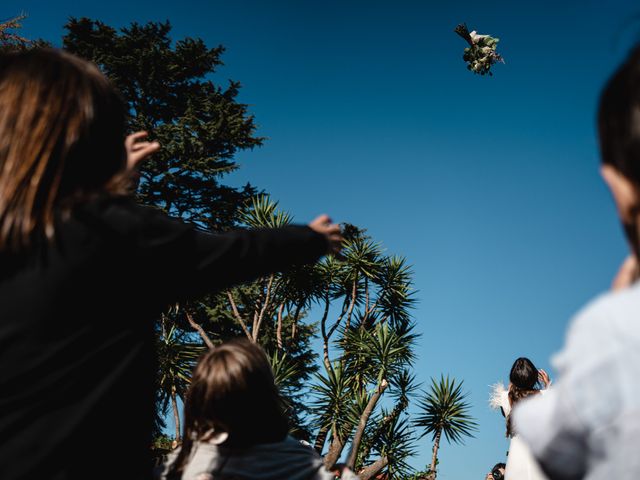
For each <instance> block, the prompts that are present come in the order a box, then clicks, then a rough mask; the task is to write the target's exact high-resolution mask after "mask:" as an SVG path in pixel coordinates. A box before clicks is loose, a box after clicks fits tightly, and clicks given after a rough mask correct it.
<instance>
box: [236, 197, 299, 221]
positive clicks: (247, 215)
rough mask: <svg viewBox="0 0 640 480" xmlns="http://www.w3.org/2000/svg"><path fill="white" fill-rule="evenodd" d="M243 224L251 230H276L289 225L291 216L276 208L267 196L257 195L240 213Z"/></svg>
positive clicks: (274, 203) (276, 205)
mask: <svg viewBox="0 0 640 480" xmlns="http://www.w3.org/2000/svg"><path fill="white" fill-rule="evenodd" d="M240 218H241V220H242V222H243V223H245V224H246V225H248V226H249V227H252V228H278V227H284V226H285V225H289V224H290V223H291V220H292V218H291V215H289V214H288V213H287V212H285V211H284V210H280V209H279V208H278V202H276V201H274V200H271V197H269V195H257V196H255V197H253V198H252V199H251V201H250V202H249V204H248V205H247V206H246V208H245V209H244V210H243V211H242V212H241V214H240Z"/></svg>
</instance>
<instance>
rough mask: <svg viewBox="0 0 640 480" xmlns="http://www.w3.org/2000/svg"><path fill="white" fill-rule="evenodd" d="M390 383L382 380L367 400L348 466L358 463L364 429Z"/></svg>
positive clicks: (354, 438)
mask: <svg viewBox="0 0 640 480" xmlns="http://www.w3.org/2000/svg"><path fill="white" fill-rule="evenodd" d="M388 386H389V384H388V383H387V381H386V380H385V379H382V380H381V381H380V384H379V385H378V386H377V388H376V391H375V392H374V393H373V395H371V398H370V399H369V401H368V402H367V406H366V407H365V409H364V411H363V412H362V415H360V421H359V422H358V428H357V429H356V433H355V435H354V436H353V442H352V446H351V454H350V455H349V459H348V460H347V467H349V468H351V469H353V467H354V466H355V464H356V459H357V458H358V450H359V449H360V443H361V442H362V436H363V435H364V429H365V428H366V427H367V423H368V422H369V417H370V416H371V413H372V412H373V409H374V408H375V407H376V404H377V403H378V400H380V397H381V396H382V394H383V393H384V391H385V390H386V389H387V387H388Z"/></svg>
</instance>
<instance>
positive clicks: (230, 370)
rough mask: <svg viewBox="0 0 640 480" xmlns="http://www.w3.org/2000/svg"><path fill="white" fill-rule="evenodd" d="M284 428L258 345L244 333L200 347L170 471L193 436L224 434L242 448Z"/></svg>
mask: <svg viewBox="0 0 640 480" xmlns="http://www.w3.org/2000/svg"><path fill="white" fill-rule="evenodd" d="M288 430H289V428H288V422H287V419H286V417H285V415H284V411H283V408H282V400H281V397H280V393H279V392H278V387H277V386H276V384H275V381H274V378H273V371H272V370H271V365H270V363H269V359H268V358H267V356H266V354H265V353H264V350H262V348H260V346H259V345H257V344H255V343H253V342H250V341H248V340H244V339H243V340H233V341H230V342H227V343H223V344H222V345H219V346H217V347H214V348H212V349H211V350H209V351H208V352H207V353H205V354H204V355H203V356H202V358H200V361H199V362H198V365H197V366H196V368H195V370H194V372H193V377H192V378H191V385H190V387H189V391H188V392H187V396H186V399H185V405H184V435H183V443H182V449H181V451H180V453H179V455H178V457H177V458H176V460H175V462H174V463H173V466H172V468H171V476H172V477H177V478H179V476H180V472H181V471H182V469H183V468H184V467H185V465H186V463H187V460H188V458H189V455H190V452H191V449H192V446H193V442H195V441H207V440H210V439H212V438H216V437H218V438H219V437H220V436H221V435H220V434H224V435H223V436H222V438H225V437H226V438H225V440H224V446H226V447H229V448H244V447H250V446H252V445H257V444H261V443H273V442H279V441H281V440H284V438H285V437H286V435H287V433H288ZM227 435H228V437H227ZM216 443H220V442H216Z"/></svg>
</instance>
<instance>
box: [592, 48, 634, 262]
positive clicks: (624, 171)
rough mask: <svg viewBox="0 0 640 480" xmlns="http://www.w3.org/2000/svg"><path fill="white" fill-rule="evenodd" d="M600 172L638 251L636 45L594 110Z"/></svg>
mask: <svg viewBox="0 0 640 480" xmlns="http://www.w3.org/2000/svg"><path fill="white" fill-rule="evenodd" d="M598 128H599V133H600V150H601V155H602V175H603V177H604V179H605V181H606V182H607V184H608V185H609V188H610V189H611V191H612V193H613V197H614V199H615V202H616V205H617V207H618V211H619V214H620V218H621V220H622V223H623V225H624V227H625V230H626V233H627V237H628V239H629V242H630V244H631V247H632V249H633V251H634V252H635V253H636V255H639V254H640V235H639V232H638V228H639V226H640V46H638V47H636V48H635V50H633V51H632V52H631V54H630V55H629V57H628V58H627V60H626V61H625V63H624V64H623V65H622V66H621V67H620V68H618V70H617V71H616V72H615V73H614V75H613V76H612V77H611V79H609V82H608V83H607V85H606V86H605V88H604V91H603V92H602V96H601V98H600V108H599V112H598Z"/></svg>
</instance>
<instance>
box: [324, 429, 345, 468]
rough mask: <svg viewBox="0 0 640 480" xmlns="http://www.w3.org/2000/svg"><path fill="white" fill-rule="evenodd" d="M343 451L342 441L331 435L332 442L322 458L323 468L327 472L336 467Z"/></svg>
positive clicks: (335, 435)
mask: <svg viewBox="0 0 640 480" xmlns="http://www.w3.org/2000/svg"><path fill="white" fill-rule="evenodd" d="M343 449H344V441H343V440H342V439H340V438H339V437H338V435H337V434H336V433H334V434H333V440H331V445H329V451H328V452H327V454H326V455H325V456H324V466H325V468H326V469H327V470H332V469H333V467H335V466H336V462H337V461H338V459H339V458H340V455H342V450H343Z"/></svg>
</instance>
